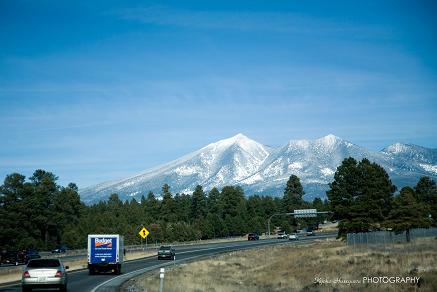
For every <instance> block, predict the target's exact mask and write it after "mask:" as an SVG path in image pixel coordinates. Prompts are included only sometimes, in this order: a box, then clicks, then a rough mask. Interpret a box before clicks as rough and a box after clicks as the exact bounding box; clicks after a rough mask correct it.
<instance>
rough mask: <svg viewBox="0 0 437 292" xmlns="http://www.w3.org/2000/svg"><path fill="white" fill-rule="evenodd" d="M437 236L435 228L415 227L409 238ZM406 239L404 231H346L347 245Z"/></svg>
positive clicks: (382, 242)
mask: <svg viewBox="0 0 437 292" xmlns="http://www.w3.org/2000/svg"><path fill="white" fill-rule="evenodd" d="M432 236H437V228H416V229H411V230H410V240H411V241H414V240H415V239H417V238H419V237H432ZM406 241H407V236H406V233H405V231H403V232H395V231H373V232H361V233H348V234H347V245H351V246H356V245H369V244H372V245H384V246H385V245H390V244H395V243H404V242H406Z"/></svg>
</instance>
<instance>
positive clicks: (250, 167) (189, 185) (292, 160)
mask: <svg viewBox="0 0 437 292" xmlns="http://www.w3.org/2000/svg"><path fill="white" fill-rule="evenodd" d="M347 157H354V158H355V159H357V160H361V159H363V158H368V159H369V160H370V161H373V162H376V163H378V164H379V165H381V166H382V167H384V168H385V169H386V171H387V173H388V174H389V175H390V178H391V179H392V181H393V182H394V183H395V184H396V185H397V186H398V187H402V186H405V185H410V186H414V185H415V184H416V183H417V181H418V179H419V178H420V176H424V175H427V176H431V177H432V178H434V179H436V178H437V150H436V149H428V148H424V147H420V146H416V145H407V144H399V143H396V144H393V145H390V146H388V147H387V148H384V149H383V150H382V151H379V152H376V151H369V150H367V149H366V148H364V147H361V146H358V145H355V144H352V143H350V142H348V141H346V140H343V139H341V138H339V137H336V136H334V135H327V136H325V137H322V138H319V139H316V140H293V141H290V142H289V143H287V145H285V146H283V147H280V148H276V149H274V148H270V147H267V146H265V145H262V144H260V143H258V142H256V141H254V140H251V139H249V138H248V137H246V136H244V135H242V134H238V135H236V136H234V137H231V138H229V139H225V140H221V141H218V142H216V143H212V144H209V145H207V146H205V147H203V148H202V149H200V150H197V151H195V152H193V153H191V154H188V155H186V156H184V157H182V158H180V159H177V160H175V161H172V162H170V163H167V164H164V165H162V166H159V167H156V168H154V169H151V170H149V171H146V172H144V173H141V174H139V175H136V176H133V177H130V178H127V179H123V180H119V181H116V182H107V183H103V184H100V185H97V186H93V187H89V188H86V189H83V190H80V194H81V198H82V200H83V201H84V202H87V203H91V202H96V201H99V200H102V199H106V198H107V197H108V196H109V195H110V194H111V193H118V194H119V195H120V197H121V198H123V199H124V198H129V197H135V198H137V199H138V198H140V197H141V195H145V194H147V192H149V191H153V192H155V193H160V192H161V187H162V185H163V184H165V183H167V184H169V185H170V186H171V191H172V192H173V193H177V192H185V193H191V192H192V191H193V190H194V188H195V186H196V185H198V184H200V185H202V186H203V188H204V189H205V190H210V189H212V188H213V187H218V188H221V187H223V186H225V185H240V186H242V187H243V188H244V189H245V191H246V194H248V195H251V194H264V195H274V196H277V195H282V193H283V191H284V187H285V184H286V182H287V180H288V178H289V177H290V175H291V174H295V175H297V176H298V177H299V178H300V179H301V182H302V184H303V186H304V189H305V192H306V197H305V198H306V199H308V200H310V199H313V198H314V197H318V196H322V197H323V196H324V195H325V192H326V190H327V189H328V183H330V182H331V181H332V180H333V177H334V173H335V171H336V169H337V167H338V166H339V165H340V164H341V162H342V161H343V159H345V158H347Z"/></svg>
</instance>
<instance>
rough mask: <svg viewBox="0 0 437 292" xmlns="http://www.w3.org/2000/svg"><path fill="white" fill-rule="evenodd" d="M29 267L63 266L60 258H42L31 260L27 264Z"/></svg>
mask: <svg viewBox="0 0 437 292" xmlns="http://www.w3.org/2000/svg"><path fill="white" fill-rule="evenodd" d="M27 266H28V267H29V268H56V267H59V266H61V263H60V262H59V260H55V259H53V260H52V259H42V260H31V261H30V262H29V264H28V265H27Z"/></svg>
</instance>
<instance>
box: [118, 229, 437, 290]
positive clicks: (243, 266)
mask: <svg viewBox="0 0 437 292" xmlns="http://www.w3.org/2000/svg"><path fill="white" fill-rule="evenodd" d="M366 276H399V277H412V276H418V277H421V280H420V283H419V285H414V284H379V285H378V284H363V283H362V280H363V277H366ZM316 277H318V278H321V279H323V280H324V281H326V280H327V281H331V282H332V283H319V284H317V283H315V278H316ZM338 278H341V279H342V280H343V281H344V280H349V281H353V280H356V281H360V283H355V284H347V283H344V282H343V283H334V281H335V280H336V279H338ZM158 290H159V276H158V272H154V273H149V274H146V275H143V276H141V277H138V278H136V279H133V280H131V281H129V282H127V283H126V284H125V285H124V287H123V289H122V291H128V292H139V291H147V292H152V291H158ZM416 290H418V291H437V240H436V239H433V238H428V239H422V240H420V241H417V242H415V243H414V244H409V245H406V244H404V245H397V246H393V247H392V248H391V249H390V250H383V249H381V250H377V249H369V248H366V249H363V250H354V249H352V248H350V247H346V246H345V244H344V243H343V242H340V241H334V240H329V241H319V242H316V243H313V244H311V245H294V244H290V245H284V246H275V247H265V248H259V249H253V250H248V251H240V252H232V253H228V254H223V255H220V256H217V257H214V258H210V259H205V260H201V261H198V262H193V263H190V264H186V265H181V266H178V267H175V268H173V269H172V270H168V271H167V273H166V276H165V291H217V292H221V291H242V292H245V291H416Z"/></svg>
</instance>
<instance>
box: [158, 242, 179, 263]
mask: <svg viewBox="0 0 437 292" xmlns="http://www.w3.org/2000/svg"><path fill="white" fill-rule="evenodd" d="M160 259H170V260H175V259H176V251H175V249H174V248H173V247H172V246H171V245H163V246H161V247H160V248H159V250H158V260H160Z"/></svg>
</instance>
